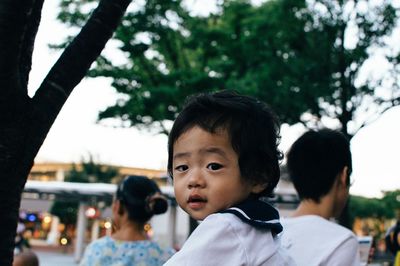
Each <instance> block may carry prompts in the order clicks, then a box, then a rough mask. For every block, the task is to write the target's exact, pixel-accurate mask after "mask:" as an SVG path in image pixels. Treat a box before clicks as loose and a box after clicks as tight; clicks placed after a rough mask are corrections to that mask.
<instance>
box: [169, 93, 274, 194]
mask: <svg viewBox="0 0 400 266" xmlns="http://www.w3.org/2000/svg"><path fill="white" fill-rule="evenodd" d="M194 126H199V127H200V128H202V129H204V130H205V131H207V132H210V133H215V132H216V131H217V130H220V129H225V130H227V132H228V135H229V138H230V142H231V145H232V147H233V149H234V150H235V152H236V153H237V154H238V158H239V162H238V163H239V168H240V174H241V176H242V178H243V179H244V180H245V181H248V182H254V183H256V184H267V187H266V189H265V190H264V191H262V192H261V193H259V194H258V195H256V196H270V195H271V194H272V191H273V189H274V188H275V186H276V185H277V183H278V181H279V176H280V170H279V160H280V159H282V153H281V152H280V151H279V150H278V144H279V140H280V136H279V127H280V124H279V121H278V119H277V117H276V116H275V114H274V113H273V112H272V110H271V109H270V108H269V107H268V106H267V105H266V104H265V103H263V102H260V101H259V100H257V99H255V98H252V97H248V96H244V95H239V94H237V93H235V92H233V91H221V92H215V93H202V94H198V95H194V96H191V97H189V98H188V99H187V100H186V103H185V105H184V107H183V110H182V111H181V112H180V113H179V115H178V117H177V118H176V120H175V122H174V125H173V126H172V130H171V132H170V134H169V139H168V174H169V175H170V176H171V177H173V174H172V163H173V162H172V158H173V152H174V150H173V149H174V144H175V142H176V140H177V139H178V138H179V137H180V136H181V135H182V134H183V133H185V132H186V131H187V130H189V129H191V128H193V127H194Z"/></svg>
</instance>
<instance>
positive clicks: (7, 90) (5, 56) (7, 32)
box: [0, 0, 35, 111]
mask: <svg viewBox="0 0 400 266" xmlns="http://www.w3.org/2000/svg"><path fill="white" fill-rule="evenodd" d="M34 2H35V0H21V1H14V0H2V1H0V36H2V38H7V41H1V42H0V99H1V102H2V101H5V100H7V101H12V100H16V99H18V97H20V96H21V94H22V93H26V87H25V88H24V87H23V84H21V83H20V77H19V74H20V72H19V64H20V56H21V50H22V40H23V38H24V37H23V36H24V33H25V31H26V29H25V26H26V25H27V20H28V17H29V15H28V14H29V13H31V10H32V8H33V6H34ZM2 106H3V105H2ZM1 111H3V110H1Z"/></svg>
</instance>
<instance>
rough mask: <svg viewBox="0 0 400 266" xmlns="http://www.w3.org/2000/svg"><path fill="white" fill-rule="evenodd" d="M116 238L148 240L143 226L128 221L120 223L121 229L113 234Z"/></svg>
mask: <svg viewBox="0 0 400 266" xmlns="http://www.w3.org/2000/svg"><path fill="white" fill-rule="evenodd" d="M111 237H112V238H113V239H115V240H122V241H142V240H148V237H147V235H146V232H145V231H144V229H142V227H141V226H138V225H137V224H135V223H133V222H130V221H127V222H124V223H122V224H121V225H120V227H119V229H118V230H117V231H116V232H115V233H113V234H112V236H111Z"/></svg>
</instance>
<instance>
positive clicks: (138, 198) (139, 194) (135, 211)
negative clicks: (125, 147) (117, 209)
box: [116, 176, 168, 224]
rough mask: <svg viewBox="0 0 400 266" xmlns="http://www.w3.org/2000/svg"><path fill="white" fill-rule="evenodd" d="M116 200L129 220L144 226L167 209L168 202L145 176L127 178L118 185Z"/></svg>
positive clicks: (155, 185) (154, 183)
mask: <svg viewBox="0 0 400 266" xmlns="http://www.w3.org/2000/svg"><path fill="white" fill-rule="evenodd" d="M116 198H117V200H119V201H120V202H121V204H122V205H123V206H124V207H125V209H126V210H127V211H128V217H129V219H130V220H133V221H136V222H138V223H143V224H144V223H146V222H147V221H148V220H150V219H151V217H152V216H153V215H155V214H162V213H165V212H166V211H167V209H168V201H167V199H166V197H164V196H163V195H162V194H161V191H160V189H159V187H158V186H157V184H156V182H154V181H153V180H151V179H149V178H147V177H145V176H127V177H126V178H125V179H124V180H123V181H122V182H121V183H120V184H119V186H118V188H117V193H116Z"/></svg>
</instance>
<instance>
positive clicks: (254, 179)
mask: <svg viewBox="0 0 400 266" xmlns="http://www.w3.org/2000/svg"><path fill="white" fill-rule="evenodd" d="M278 144H279V123H278V120H277V118H276V116H275V115H274V113H273V112H272V110H271V109H270V108H269V107H268V106H267V105H266V104H265V103H263V102H260V101H258V100H257V99H255V98H252V97H248V96H244V95H239V94H237V93H235V92H233V91H222V92H215V93H203V94H198V95H194V96H192V97H190V98H189V99H188V100H187V102H186V104H185V106H184V108H183V110H182V111H181V112H180V114H179V115H178V117H177V118H176V120H175V122H174V125H173V127H172V130H171V132H170V135H169V140H168V167H167V168H168V172H169V175H170V176H171V177H172V179H173V184H174V191H175V197H176V200H177V202H178V204H179V205H180V206H181V207H182V208H183V210H185V211H186V212H187V213H188V214H189V215H190V216H191V217H192V218H194V219H196V220H200V221H202V222H201V223H200V225H199V226H198V227H197V228H196V229H195V231H194V232H193V233H192V234H191V236H190V237H189V238H188V239H187V241H186V242H185V243H184V245H183V247H182V249H181V250H180V251H178V252H177V253H176V254H175V255H174V256H173V257H172V258H171V259H170V260H168V261H167V263H166V264H165V265H168V266H169V265H173V266H176V265H179V266H182V265H190V266H199V265H202V266H203V265H207V266H217V265H218V266H223V265H229V266H235V265H248V266H250V265H251V266H258V265H274V266H279V265H293V264H292V260H291V259H290V257H289V256H287V254H286V253H285V252H284V250H283V249H281V248H280V242H279V234H280V233H281V231H282V226H281V224H280V222H279V214H278V211H277V210H276V209H275V208H274V207H272V206H271V205H270V204H268V203H267V202H265V201H262V200H260V198H261V197H265V196H269V195H271V194H272V192H273V189H274V188H275V186H276V184H277V183H278V181H279V175H280V171H279V160H280V159H281V158H282V155H281V152H280V151H279V150H278Z"/></svg>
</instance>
